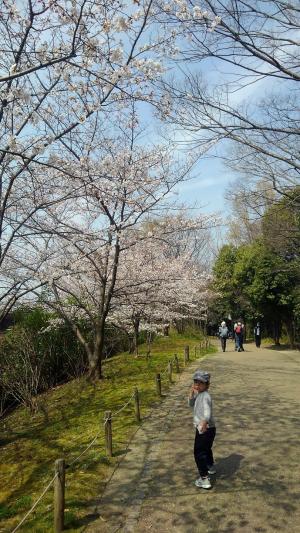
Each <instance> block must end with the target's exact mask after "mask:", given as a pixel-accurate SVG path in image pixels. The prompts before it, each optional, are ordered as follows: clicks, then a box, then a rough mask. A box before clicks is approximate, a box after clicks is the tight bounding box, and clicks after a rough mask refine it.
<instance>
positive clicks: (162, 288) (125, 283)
mask: <svg viewBox="0 0 300 533" xmlns="http://www.w3.org/2000/svg"><path fill="white" fill-rule="evenodd" d="M215 223H216V220H215V218H214V217H213V216H204V215H202V216H198V217H195V218H193V219H190V218H188V217H187V216H186V214H185V213H184V212H180V213H179V214H177V215H174V214H173V215H172V216H171V215H169V216H165V217H160V218H158V219H156V220H155V221H148V222H147V223H146V224H143V225H142V226H141V227H140V228H139V231H140V238H139V240H137V242H136V243H135V245H134V246H129V247H128V248H127V249H126V250H125V252H124V255H123V261H122V263H121V264H120V268H119V270H118V276H117V283H116V288H115V295H114V299H113V301H112V306H111V314H110V317H109V321H111V322H112V323H113V324H114V325H117V327H119V328H121V329H123V330H124V329H125V331H127V334H128V335H129V336H130V335H131V336H132V339H133V344H132V351H134V352H135V353H136V354H137V353H138V337H139V331H140V329H144V330H151V331H153V330H154V331H158V330H161V329H164V327H165V328H166V329H167V328H169V326H170V325H171V324H176V323H178V321H179V320H180V321H182V320H184V319H189V320H190V319H197V320H199V319H200V318H201V317H202V316H203V310H204V309H206V307H207V303H208V299H209V290H208V285H209V281H210V276H209V269H208V268H205V267H203V264H201V262H200V261H199V255H200V250H199V248H201V249H202V250H201V251H202V253H204V250H203V249H204V247H205V245H206V244H207V241H206V239H205V238H204V237H202V239H200V240H198V241H197V243H198V244H197V246H198V250H197V253H196V254H195V247H194V244H195V243H193V242H192V238H191V236H192V234H197V235H199V234H201V233H203V234H204V235H205V236H206V237H207V234H208V232H209V230H210V229H211V227H212V226H213V225H215ZM143 235H146V236H147V238H146V239H143ZM184 241H185V242H184Z"/></svg>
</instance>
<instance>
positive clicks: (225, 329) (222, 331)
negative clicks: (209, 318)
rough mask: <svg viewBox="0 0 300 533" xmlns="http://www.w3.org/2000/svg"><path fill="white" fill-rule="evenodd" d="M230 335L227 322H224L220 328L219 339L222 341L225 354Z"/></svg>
mask: <svg viewBox="0 0 300 533" xmlns="http://www.w3.org/2000/svg"><path fill="white" fill-rule="evenodd" d="M228 333H229V331H228V327H227V326H226V322H225V321H224V320H223V322H221V326H220V327H219V337H220V340H221V347H222V351H223V352H225V350H226V340H227V339H228Z"/></svg>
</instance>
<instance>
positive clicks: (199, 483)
mask: <svg viewBox="0 0 300 533" xmlns="http://www.w3.org/2000/svg"><path fill="white" fill-rule="evenodd" d="M195 485H196V487H198V488H199V489H211V483H210V480H209V477H199V479H196V481H195Z"/></svg>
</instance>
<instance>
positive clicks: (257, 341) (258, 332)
mask: <svg viewBox="0 0 300 533" xmlns="http://www.w3.org/2000/svg"><path fill="white" fill-rule="evenodd" d="M254 339H255V344H256V347H257V348H259V347H260V345H261V327H260V323H259V322H257V324H256V326H255V328H254Z"/></svg>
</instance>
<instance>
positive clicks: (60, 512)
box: [12, 339, 210, 533]
mask: <svg viewBox="0 0 300 533" xmlns="http://www.w3.org/2000/svg"><path fill="white" fill-rule="evenodd" d="M209 346H210V342H209V339H204V340H203V341H201V342H200V343H199V345H198V346H195V348H194V357H195V358H196V357H197V356H198V355H201V353H203V350H207V349H208V348H209ZM189 362H190V347H189V346H188V345H186V346H185V347H184V353H183V366H184V367H186V366H187V365H188V364H189ZM174 371H175V372H176V373H179V372H180V361H179V357H178V355H177V354H175V355H174V357H173V358H172V359H170V360H169V362H168V364H167V366H166V368H165V369H164V370H163V372H161V373H158V374H156V376H155V388H156V392H157V396H158V397H159V398H161V397H162V381H163V379H164V378H165V377H167V379H168V382H169V383H172V382H173V372H174ZM131 403H133V406H134V413H135V419H136V420H137V422H140V421H141V411H140V393H139V390H138V388H137V387H134V390H133V393H132V395H131V396H130V398H129V399H128V400H127V402H126V403H125V404H124V405H122V407H121V408H120V409H118V411H115V412H112V411H106V413H105V416H104V424H103V428H102V426H101V428H100V430H99V431H98V433H97V434H96V435H95V437H94V438H93V439H92V441H91V442H90V443H89V445H88V446H87V447H86V448H85V449H84V450H83V452H82V453H81V454H80V455H78V456H77V457H76V458H75V459H73V460H72V461H71V462H69V463H67V462H66V461H65V459H57V460H56V461H55V464H54V476H53V477H52V479H51V480H50V482H49V483H48V485H47V486H46V487H45V488H44V490H43V492H42V493H41V495H40V496H39V498H38V499H37V500H36V501H35V503H34V504H33V506H32V507H31V509H29V511H28V512H27V513H26V515H25V516H24V517H23V519H22V520H21V522H19V524H18V525H17V526H16V527H15V528H14V529H13V531H12V533H15V532H16V531H18V529H20V527H21V526H22V524H23V523H24V522H25V520H27V518H28V517H29V516H30V514H31V513H32V512H33V511H34V509H35V508H36V507H37V505H38V503H39V502H40V501H41V500H42V498H43V497H44V495H45V494H46V492H47V491H48V490H49V489H50V487H51V486H52V485H53V486H54V501H53V509H54V531H55V533H60V532H61V531H63V530H64V512H65V483H66V473H67V471H68V469H69V468H71V467H72V466H73V465H74V464H75V463H76V462H78V460H79V459H80V458H81V457H82V456H83V455H84V454H85V453H86V452H87V451H88V450H89V449H90V448H91V447H92V446H93V444H94V443H95V442H96V440H97V439H98V437H99V436H100V435H101V433H102V432H104V440H105V450H106V454H107V456H109V457H112V456H113V424H112V421H113V418H115V417H116V416H117V415H118V414H119V413H121V411H123V410H124V409H125V408H126V407H128V405H130V404H131Z"/></svg>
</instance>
